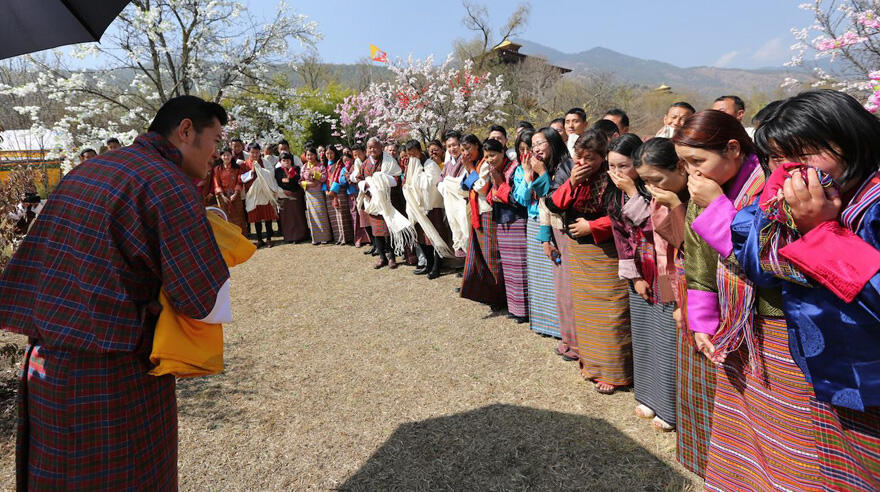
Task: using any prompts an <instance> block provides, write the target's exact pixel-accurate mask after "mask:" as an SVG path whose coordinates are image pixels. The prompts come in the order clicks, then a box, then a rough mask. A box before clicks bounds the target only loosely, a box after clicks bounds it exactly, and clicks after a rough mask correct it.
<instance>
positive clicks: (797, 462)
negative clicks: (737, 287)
mask: <svg viewBox="0 0 880 492" xmlns="http://www.w3.org/2000/svg"><path fill="white" fill-rule="evenodd" d="M755 331H756V334H757V336H758V339H759V340H760V341H759V345H760V350H761V354H760V367H759V368H758V373H759V374H752V372H751V371H750V370H749V369H748V353H747V351H746V346H745V345H743V346H742V347H740V349H739V350H737V351H736V352H732V353H730V354H729V355H728V356H727V359H726V360H725V361H724V363H723V364H722V365H721V366H719V368H718V370H717V379H716V380H717V388H716V390H715V410H714V412H713V414H712V438H711V440H710V442H709V458H708V463H707V465H706V489H707V490H719V491H727V490H772V489H774V488H783V489H787V490H816V489H818V488H820V486H819V480H820V474H819V463H818V459H819V457H818V455H817V451H816V438H815V435H814V432H813V422H812V416H811V414H810V399H811V397H812V396H813V390H812V388H811V387H810V385H809V384H808V383H807V382H806V380H805V379H804V374H803V372H801V370H800V369H799V368H798V366H797V365H795V363H794V361H793V360H792V358H791V355H790V354H789V350H788V329H787V327H786V324H785V320H784V319H781V318H763V317H756V318H755Z"/></svg>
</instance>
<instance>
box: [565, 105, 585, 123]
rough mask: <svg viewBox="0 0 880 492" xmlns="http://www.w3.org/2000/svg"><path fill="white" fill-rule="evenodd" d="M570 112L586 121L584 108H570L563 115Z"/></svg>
mask: <svg viewBox="0 0 880 492" xmlns="http://www.w3.org/2000/svg"><path fill="white" fill-rule="evenodd" d="M570 114H574V115H577V116H578V118H580V119H581V121H583V122H585V123H586V121H587V112H586V111H584V108H571V109H569V110H568V111H567V112H566V113H565V116H568V115H570Z"/></svg>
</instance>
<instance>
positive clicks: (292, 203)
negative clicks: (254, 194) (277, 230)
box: [278, 194, 309, 242]
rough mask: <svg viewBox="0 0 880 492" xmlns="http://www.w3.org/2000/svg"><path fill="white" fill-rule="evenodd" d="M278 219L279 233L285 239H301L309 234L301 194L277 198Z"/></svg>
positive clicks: (290, 240) (304, 205) (289, 240)
mask: <svg viewBox="0 0 880 492" xmlns="http://www.w3.org/2000/svg"><path fill="white" fill-rule="evenodd" d="M278 205H279V207H278V208H279V210H278V220H279V221H280V222H281V235H282V236H283V237H284V240H285V241H288V242H293V241H302V240H303V239H305V238H306V237H308V235H309V228H308V225H307V224H306V215H305V214H306V204H305V200H304V199H303V196H302V195H301V194H297V195H296V196H292V197H287V198H284V199H281V200H278Z"/></svg>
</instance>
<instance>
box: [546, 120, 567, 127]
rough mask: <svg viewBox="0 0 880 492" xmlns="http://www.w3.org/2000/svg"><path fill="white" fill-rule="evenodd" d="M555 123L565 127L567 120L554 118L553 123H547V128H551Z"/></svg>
mask: <svg viewBox="0 0 880 492" xmlns="http://www.w3.org/2000/svg"><path fill="white" fill-rule="evenodd" d="M554 123H559V124H560V125H563V126H565V118H554V119H553V121H551V122H550V123H547V126H550V125H552V124H554Z"/></svg>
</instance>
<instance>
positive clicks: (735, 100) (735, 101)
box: [715, 96, 746, 111]
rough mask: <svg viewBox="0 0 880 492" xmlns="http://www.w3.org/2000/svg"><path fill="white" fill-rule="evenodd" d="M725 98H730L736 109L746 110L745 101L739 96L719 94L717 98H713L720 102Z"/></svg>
mask: <svg viewBox="0 0 880 492" xmlns="http://www.w3.org/2000/svg"><path fill="white" fill-rule="evenodd" d="M726 99H730V100H731V101H733V105H734V107H736V110H737V111H745V110H746V103H745V102H744V101H743V100H742V98H741V97H739V96H721V97H719V98H718V99H715V102H721V101H724V100H726Z"/></svg>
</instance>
